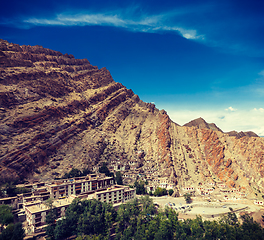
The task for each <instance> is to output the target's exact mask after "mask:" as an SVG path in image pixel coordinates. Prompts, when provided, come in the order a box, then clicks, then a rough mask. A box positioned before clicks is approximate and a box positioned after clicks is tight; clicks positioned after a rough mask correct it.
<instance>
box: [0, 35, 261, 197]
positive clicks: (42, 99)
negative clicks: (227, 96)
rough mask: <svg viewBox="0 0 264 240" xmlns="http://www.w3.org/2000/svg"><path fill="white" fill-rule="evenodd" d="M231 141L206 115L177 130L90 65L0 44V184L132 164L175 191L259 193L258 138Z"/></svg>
mask: <svg viewBox="0 0 264 240" xmlns="http://www.w3.org/2000/svg"><path fill="white" fill-rule="evenodd" d="M229 135H231V136H229ZM233 135H234V134H233ZM233 135H232V134H230V133H229V134H225V133H223V132H222V131H221V129H219V128H218V127H217V126H215V125H214V124H208V123H206V122H205V121H204V120H203V119H202V118H199V119H196V120H194V121H191V122H190V123H188V124H185V125H184V126H179V125H178V124H176V123H174V122H172V121H171V120H170V118H169V116H168V115H167V113H166V112H165V111H164V110H161V111H159V110H158V109H156V108H155V105H154V104H151V103H144V102H143V101H141V100H140V99H139V97H138V96H137V95H135V94H134V93H133V92H132V91H131V90H129V89H127V88H125V87H124V86H123V85H122V84H120V83H116V82H115V81H114V80H113V79H112V77H111V75H110V73H109V71H108V70H107V69H105V68H102V69H98V68H97V67H95V66H92V65H91V64H90V63H89V61H88V60H86V59H75V58H74V57H73V56H72V55H68V54H65V55H63V54H61V53H59V52H56V51H53V50H49V49H45V48H43V47H41V46H19V45H17V44H11V43H8V42H7V41H4V40H0V178H1V180H0V181H8V180H15V179H17V180H19V179H24V178H27V179H42V180H48V179H51V178H55V177H60V176H62V175H63V174H64V173H65V172H68V171H69V170H70V169H71V168H72V167H75V168H79V169H83V168H87V167H88V168H90V169H92V168H93V166H95V165H97V164H98V163H100V162H108V163H110V162H112V161H121V162H127V161H129V160H136V161H137V164H138V171H140V172H141V173H144V171H145V170H144V169H151V174H153V175H155V176H158V175H159V176H166V177H168V178H169V179H170V181H173V182H174V183H175V184H176V186H177V189H180V188H181V187H182V186H185V185H194V186H195V185H197V184H198V183H199V182H206V181H217V180H221V181H224V182H225V183H226V184H227V185H228V186H229V187H235V188H240V189H244V190H245V191H247V192H248V194H253V195H254V196H255V194H260V195H261V194H262V192H263V191H264V182H263V176H264V163H263V161H264V159H263V158H264V151H263V149H264V139H263V138H259V137H257V136H255V135H254V134H253V133H244V134H241V133H239V137H237V135H234V136H233ZM149 174H150V173H149Z"/></svg>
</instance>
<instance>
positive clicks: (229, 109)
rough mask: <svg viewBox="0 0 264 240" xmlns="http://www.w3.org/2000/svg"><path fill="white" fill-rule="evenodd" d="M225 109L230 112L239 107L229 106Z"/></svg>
mask: <svg viewBox="0 0 264 240" xmlns="http://www.w3.org/2000/svg"><path fill="white" fill-rule="evenodd" d="M225 110H226V111H230V112H234V111H236V110H237V109H235V108H232V107H229V108H226V109H225Z"/></svg>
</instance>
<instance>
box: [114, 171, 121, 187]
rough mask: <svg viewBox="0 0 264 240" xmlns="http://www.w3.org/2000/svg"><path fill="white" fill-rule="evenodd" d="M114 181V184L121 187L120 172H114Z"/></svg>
mask: <svg viewBox="0 0 264 240" xmlns="http://www.w3.org/2000/svg"><path fill="white" fill-rule="evenodd" d="M115 181H116V184H118V185H123V178H122V174H121V172H120V171H118V172H116V176H115Z"/></svg>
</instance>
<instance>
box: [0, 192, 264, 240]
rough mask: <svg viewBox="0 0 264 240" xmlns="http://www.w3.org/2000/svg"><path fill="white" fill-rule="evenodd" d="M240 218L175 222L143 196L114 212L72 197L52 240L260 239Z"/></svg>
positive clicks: (169, 213)
mask: <svg viewBox="0 0 264 240" xmlns="http://www.w3.org/2000/svg"><path fill="white" fill-rule="evenodd" d="M241 221H242V223H240V222H239V221H238V219H237V217H236V216H235V213H234V212H233V211H230V213H229V214H227V215H226V216H224V217H223V218H222V219H221V220H219V221H203V220H202V218H201V216H197V217H196V218H195V219H186V220H184V221H179V219H178V214H177V213H176V212H175V211H174V210H173V209H171V208H165V209H164V210H157V209H156V208H155V206H154V204H153V201H152V199H151V198H150V197H149V196H147V195H146V196H142V197H141V198H139V199H134V200H132V201H130V202H128V203H127V204H124V205H123V204H122V205H120V206H119V208H118V210H117V211H116V210H115V209H114V208H113V206H112V205H111V204H107V203H102V202H99V201H97V200H83V201H81V200H80V199H75V200H74V201H73V202H72V204H71V205H70V206H69V208H68V209H67V210H66V216H65V218H63V219H61V220H59V221H57V222H56V224H55V225H56V226H55V229H54V236H53V239H55V240H57V239H65V238H67V237H69V236H73V235H77V240H89V239H98V240H106V239H109V238H110V235H111V234H113V233H114V235H111V239H116V240H119V239H121V240H128V239H135V240H137V239H138V240H141V239H145V240H153V239H154V240H165V239H182V240H185V239H208V240H211V239H212V240H219V239H220V240H222V239H223V240H224V239H242V240H248V239H258V240H259V239H260V240H262V239H263V240H264V231H263V228H262V227H261V226H260V225H259V224H258V223H256V222H255V221H254V220H253V218H252V217H250V216H249V215H247V214H245V215H243V216H242V217H241ZM113 230H114V232H113ZM0 240H1V239H0Z"/></svg>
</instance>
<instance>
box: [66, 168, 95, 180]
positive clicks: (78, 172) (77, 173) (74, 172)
mask: <svg viewBox="0 0 264 240" xmlns="http://www.w3.org/2000/svg"><path fill="white" fill-rule="evenodd" d="M90 173H92V172H91V171H90V170H89V169H88V168H85V169H83V171H81V170H79V169H77V168H72V170H71V171H69V172H68V173H65V174H64V176H63V177H62V179H66V178H74V177H82V176H86V175H87V174H90Z"/></svg>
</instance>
